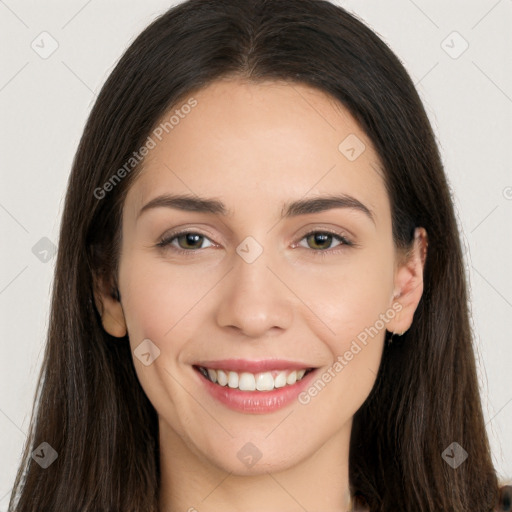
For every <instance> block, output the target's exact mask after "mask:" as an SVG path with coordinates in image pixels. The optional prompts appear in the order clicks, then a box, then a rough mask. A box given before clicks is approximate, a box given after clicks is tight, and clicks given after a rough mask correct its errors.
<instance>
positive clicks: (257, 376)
mask: <svg viewBox="0 0 512 512" xmlns="http://www.w3.org/2000/svg"><path fill="white" fill-rule="evenodd" d="M193 368H194V370H196V371H197V372H199V373H200V374H201V375H202V376H203V377H204V378H205V379H207V380H208V381H210V382H211V383H212V384H216V385H217V386H220V387H226V388H231V389H238V390H240V391H262V392H268V391H273V390H275V389H279V388H285V387H288V386H293V385H294V384H296V383H297V382H300V381H301V380H302V379H303V378H304V377H305V376H306V375H308V374H309V373H311V372H312V371H313V370H315V368H300V369H292V368H289V369H274V370H267V371H262V372H257V373H253V372H249V371H236V370H234V369H229V368H209V367H207V366H199V365H193Z"/></svg>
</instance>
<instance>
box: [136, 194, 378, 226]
mask: <svg viewBox="0 0 512 512" xmlns="http://www.w3.org/2000/svg"><path fill="white" fill-rule="evenodd" d="M162 207H163V208H174V209H177V210H183V211H189V212H199V213H212V214H215V215H221V216H223V217H228V216H232V215H233V213H232V212H230V211H229V210H228V209H227V208H226V206H225V205H224V203H223V202H222V201H219V200H218V199H213V198H206V197H198V196H191V195H182V194H163V195H160V196H157V197H155V198H154V199H152V200H151V201H149V202H148V203H147V204H145V205H144V206H143V207H142V208H141V210H140V211H139V213H138V215H137V217H140V216H141V215H142V213H143V212H145V211H147V210H150V209H152V208H162ZM335 208H349V209H352V210H356V211H360V212H362V213H363V214H365V215H366V216H367V217H368V218H369V219H370V220H371V221H372V222H373V223H374V224H375V215H374V213H373V211H372V210H371V209H370V208H368V207H367V206H365V205H364V204H363V203H362V202H361V201H359V200H358V199H356V198H355V197H352V196H349V195H346V194H340V195H327V196H319V197H313V198H310V199H299V200H297V201H292V202H289V203H285V204H284V206H283V208H282V210H281V218H290V217H298V216H299V215H307V214H312V213H319V212H324V211H327V210H333V209H335Z"/></svg>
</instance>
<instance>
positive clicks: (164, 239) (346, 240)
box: [156, 225, 358, 256]
mask: <svg viewBox="0 0 512 512" xmlns="http://www.w3.org/2000/svg"><path fill="white" fill-rule="evenodd" d="M189 233H192V234H195V235H199V236H201V237H202V238H205V239H207V240H209V242H210V243H211V246H210V247H205V248H200V249H182V248H181V247H175V246H172V245H171V242H173V241H174V240H176V239H177V238H179V237H180V236H184V235H187V234H189ZM317 233H322V234H328V235H331V236H333V237H334V238H336V239H337V240H338V241H339V242H340V243H339V244H338V245H337V246H335V247H334V248H330V249H311V248H308V247H302V246H300V245H299V244H300V242H301V241H302V240H304V239H305V238H307V237H309V236H310V235H313V234H317ZM295 240H296V241H295V242H293V244H292V247H293V248H296V247H299V248H301V249H306V250H307V251H308V252H313V253H314V254H315V255H324V256H327V255H329V254H337V253H339V252H341V251H343V250H345V249H346V248H347V247H357V246H358V244H357V243H356V242H355V241H354V239H353V237H352V236H351V235H349V234H347V232H346V230H336V229H333V228H327V227H321V226H316V225H315V226H309V228H308V229H307V230H306V231H304V232H303V233H302V234H301V235H298V237H297V238H296V239H295ZM218 245H219V244H218V243H217V242H215V241H214V240H213V239H212V237H211V236H210V235H209V234H207V235H205V234H204V233H203V232H202V229H196V228H183V229H180V228H176V229H174V230H172V231H171V232H170V233H166V234H164V235H162V236H161V237H160V239H159V242H158V243H157V244H156V246H157V247H159V248H161V249H167V248H168V247H170V249H169V250H171V251H173V252H175V253H177V254H184V253H186V254H187V255H188V256H194V255H196V254H197V253H199V252H201V251H203V250H204V249H208V248H211V247H213V248H216V247H218Z"/></svg>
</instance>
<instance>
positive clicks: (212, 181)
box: [127, 79, 388, 213]
mask: <svg viewBox="0 0 512 512" xmlns="http://www.w3.org/2000/svg"><path fill="white" fill-rule="evenodd" d="M191 98H193V100H194V101H195V106H194V107H193V108H185V109H181V107H182V106H183V105H185V104H187V102H188V103H190V99H191ZM171 116H172V123H171V122H169V121H170V119H171ZM159 127H160V130H159V131H158V132H156V133H157V136H155V135H154V134H155V131H154V132H153V134H151V137H152V139H153V140H154V142H155V145H154V148H152V149H151V150H150V151H149V154H148V155H147V157H146V158H145V161H144V163H143V167H142V172H141V174H140V176H139V177H138V179H137V180H136V181H135V183H134V184H133V185H132V187H131V189H130V191H129V194H128V197H127V203H130V204H131V205H132V206H133V208H134V209H140V208H141V207H142V206H143V204H144V203H146V202H147V201H148V200H150V199H152V198H153V197H155V196H157V195H160V194H165V193H187V194H192V195H194V194H197V195H200V196H207V197H218V198H222V201H223V202H224V203H225V204H226V205H228V208H229V210H230V212H236V211H239V210H240V211H241V210H242V209H243V208H244V207H247V208H251V207H253V208H261V206H262V205H263V204H264V205H265V207H266V208H275V209H276V211H278V212H279V213H280V212H281V209H282V205H283V203H284V202H288V201H289V200H290V199H298V198H301V197H304V196H306V195H308V196H311V195H315V194H316V195H320V194H325V193H347V194H350V195H352V196H358V199H360V200H361V201H362V202H363V199H364V202H365V203H366V204H367V205H368V206H369V207H370V208H371V209H372V210H376V211H378V210H382V209H384V211H385V210H386V208H387V206H388V205H387V195H386V192H385V185H384V181H383V177H382V171H381V170H380V162H379V159H378V156H377V154H376V152H375V150H374V149H373V147H372V144H371V142H370V140H369V138H368V137H367V136H366V134H365V133H364V131H363V130H362V129H361V128H360V127H359V125H358V123H357V122H356V121H355V120H354V119H353V117H352V116H351V115H350V114H349V112H348V111H347V110H346V109H345V108H344V107H343V106H342V105H341V104H340V103H338V102H337V101H335V100H334V99H333V98H332V97H330V96H328V95H327V94H325V93H323V92H322V91H319V90H318V89H315V88H312V87H309V86H307V85H303V84H297V83H283V82H264V83H258V84H255V83H248V82H244V81H241V80H237V79H224V80H220V81H217V82H214V83H213V84H211V85H209V86H208V87H205V88H204V89H201V90H199V91H197V92H195V93H194V94H191V96H190V97H186V98H184V99H183V100H182V102H180V103H178V104H177V105H175V106H174V107H173V108H172V109H171V110H170V111H169V112H167V113H166V114H165V115H164V116H163V117H162V119H161V123H160V124H159ZM262 201H263V202H264V203H262ZM273 213H275V212H273Z"/></svg>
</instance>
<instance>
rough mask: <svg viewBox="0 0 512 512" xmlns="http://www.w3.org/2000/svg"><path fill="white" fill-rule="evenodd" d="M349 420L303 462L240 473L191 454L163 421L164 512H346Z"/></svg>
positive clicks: (348, 506)
mask: <svg viewBox="0 0 512 512" xmlns="http://www.w3.org/2000/svg"><path fill="white" fill-rule="evenodd" d="M351 423H352V422H351V421H350V422H348V423H347V424H346V425H345V427H344V428H343V429H342V430H341V431H339V432H338V433H337V434H336V435H335V436H334V437H332V438H330V439H329V440H328V441H327V442H326V443H325V444H324V445H322V446H320V447H319V448H318V449H316V450H314V451H313V453H311V454H310V455H309V457H307V458H306V459H304V460H301V461H297V462H296V463H295V464H294V465H290V466H289V467H286V469H280V470H279V471H273V470H272V467H271V466H269V467H268V468H264V469H260V470H259V471H258V472H257V473H256V472H255V473H252V474H237V473H235V472H234V471H233V470H231V469H230V468H229V467H225V468H222V467H221V461H218V462H217V461H215V460H210V459H208V457H206V456H204V455H203V454H199V453H197V451H196V452H193V451H191V450H190V449H189V446H187V444H186V443H185V442H184V440H183V439H182V438H181V437H180V436H179V435H178V434H177V433H176V432H175V431H174V430H172V429H171V428H170V427H169V426H168V425H167V424H166V423H165V422H163V421H162V420H160V429H159V432H160V434H159V436H160V472H161V481H160V502H159V510H160V512H178V511H180V512H181V511H183V512H198V511H200V512H214V511H215V512H218V510H222V512H235V511H239V510H244V511H245V512H260V511H261V510H265V512H283V511H286V512H304V510H322V511H323V512H347V511H350V510H351V509H352V501H351V497H350V491H349V474H348V454H349V443H350V430H351V426H352V425H351Z"/></svg>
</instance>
